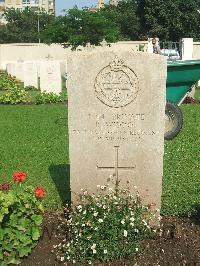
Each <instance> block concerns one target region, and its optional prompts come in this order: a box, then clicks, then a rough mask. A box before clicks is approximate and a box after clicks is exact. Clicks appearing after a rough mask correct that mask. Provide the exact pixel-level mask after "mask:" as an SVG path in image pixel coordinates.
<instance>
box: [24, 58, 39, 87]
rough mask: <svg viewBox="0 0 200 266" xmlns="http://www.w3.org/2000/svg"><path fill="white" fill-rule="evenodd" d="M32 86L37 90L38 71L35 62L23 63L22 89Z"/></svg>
mask: <svg viewBox="0 0 200 266" xmlns="http://www.w3.org/2000/svg"><path fill="white" fill-rule="evenodd" d="M26 86H34V87H35V88H38V71H37V64H36V62H31V61H27V62H24V87H26Z"/></svg>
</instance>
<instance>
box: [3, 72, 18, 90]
mask: <svg viewBox="0 0 200 266" xmlns="http://www.w3.org/2000/svg"><path fill="white" fill-rule="evenodd" d="M15 86H20V87H21V88H22V86H21V83H20V81H19V80H17V79H16V78H15V77H12V76H11V75H8V74H7V73H6V72H5V71H0V90H2V91H4V90H6V91H7V90H10V89H11V88H13V87H15Z"/></svg>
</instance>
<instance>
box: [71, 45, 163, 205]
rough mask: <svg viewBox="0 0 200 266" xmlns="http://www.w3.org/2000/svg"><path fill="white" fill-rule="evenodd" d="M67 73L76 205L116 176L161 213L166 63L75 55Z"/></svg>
mask: <svg viewBox="0 0 200 266" xmlns="http://www.w3.org/2000/svg"><path fill="white" fill-rule="evenodd" d="M67 71H68V80H67V88H68V110H69V111H68V121H69V122H68V125H69V157H70V184H71V191H72V201H73V200H75V196H74V193H77V194H79V193H80V191H81V188H83V189H87V190H88V191H89V192H95V191H96V186H97V185H104V184H106V180H107V178H108V177H109V175H113V176H115V177H116V179H118V181H119V180H120V181H121V184H123V185H124V186H123V187H126V182H127V180H129V181H130V184H129V185H130V189H131V191H132V193H133V194H134V192H135V189H134V186H137V188H138V190H139V193H140V195H141V197H142V199H143V202H144V203H145V204H152V206H153V208H160V204H161V191H162V175H163V154H164V127H165V103H166V99H165V92H166V73H167V64H166V58H165V57H164V56H160V55H155V54H149V53H143V52H137V53H134V52H131V51H127V50H120V51H117V50H113V49H112V48H110V49H109V48H102V50H100V49H99V50H94V51H92V52H75V53H74V54H73V56H71V57H69V58H68V66H67Z"/></svg>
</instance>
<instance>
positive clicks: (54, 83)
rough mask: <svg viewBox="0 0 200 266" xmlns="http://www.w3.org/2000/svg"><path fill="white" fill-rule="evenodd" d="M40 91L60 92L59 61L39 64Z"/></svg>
mask: <svg viewBox="0 0 200 266" xmlns="http://www.w3.org/2000/svg"><path fill="white" fill-rule="evenodd" d="M40 89H41V91H42V92H44V91H46V92H48V93H49V92H53V93H56V94H59V93H60V92H62V80H61V70H60V62H59V61H50V60H48V61H41V62H40Z"/></svg>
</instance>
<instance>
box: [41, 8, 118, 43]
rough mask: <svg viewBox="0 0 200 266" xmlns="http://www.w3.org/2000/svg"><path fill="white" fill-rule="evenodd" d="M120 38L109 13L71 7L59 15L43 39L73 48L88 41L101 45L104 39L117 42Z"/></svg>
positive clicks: (45, 31)
mask: <svg viewBox="0 0 200 266" xmlns="http://www.w3.org/2000/svg"><path fill="white" fill-rule="evenodd" d="M118 38H119V30H118V27H117V25H116V23H115V22H114V21H112V20H111V19H109V18H108V14H107V15H106V13H104V12H102V11H97V12H91V11H89V10H79V9H77V8H73V9H70V10H69V11H67V13H66V15H65V16H63V17H61V16H59V17H57V18H56V19H55V21H53V22H52V23H51V25H49V27H48V28H47V29H46V30H44V32H43V34H42V40H44V42H46V43H52V42H56V43H57V42H59V43H66V44H69V45H71V46H72V47H73V48H76V47H77V46H79V45H83V46H85V45H86V44H87V43H91V44H92V45H99V44H100V43H101V42H102V41H103V39H105V40H106V41H107V42H115V41H116V40H118Z"/></svg>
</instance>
